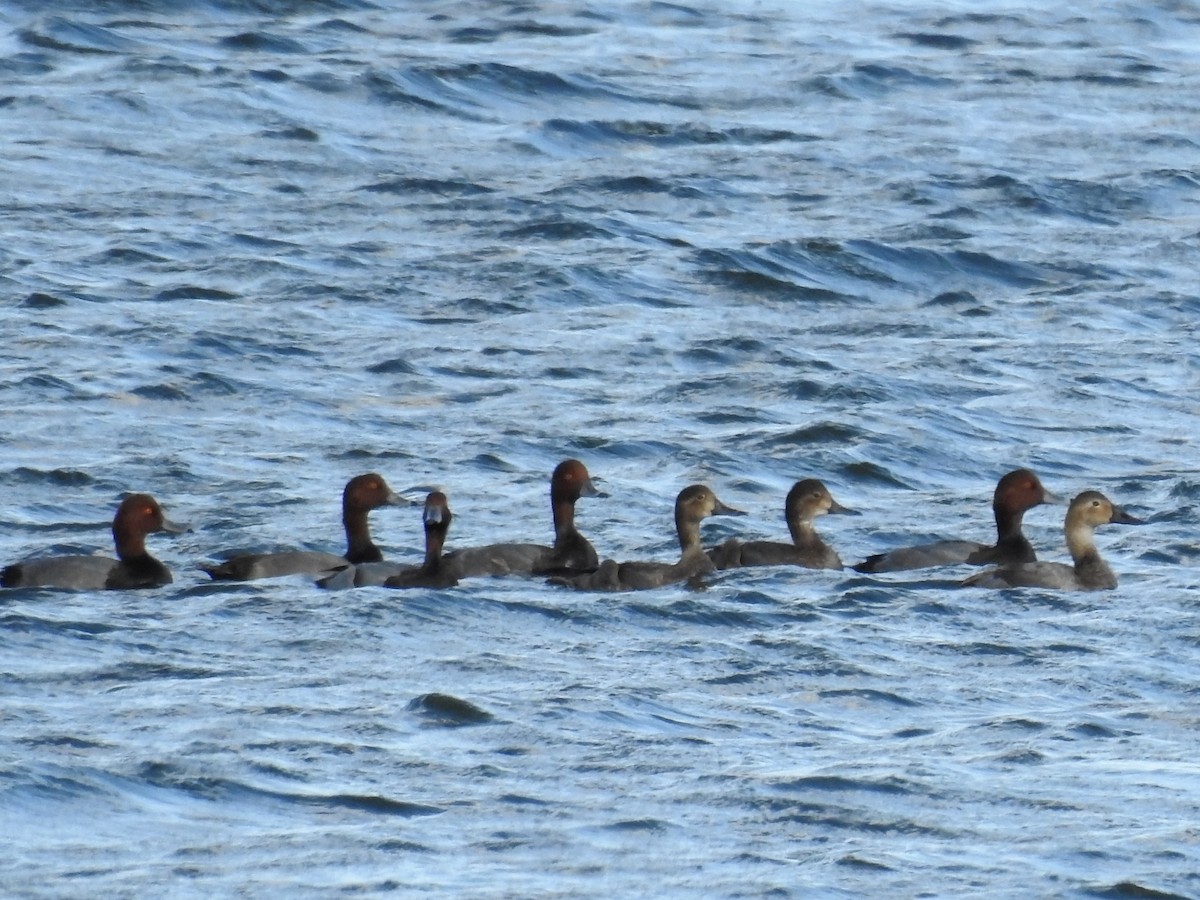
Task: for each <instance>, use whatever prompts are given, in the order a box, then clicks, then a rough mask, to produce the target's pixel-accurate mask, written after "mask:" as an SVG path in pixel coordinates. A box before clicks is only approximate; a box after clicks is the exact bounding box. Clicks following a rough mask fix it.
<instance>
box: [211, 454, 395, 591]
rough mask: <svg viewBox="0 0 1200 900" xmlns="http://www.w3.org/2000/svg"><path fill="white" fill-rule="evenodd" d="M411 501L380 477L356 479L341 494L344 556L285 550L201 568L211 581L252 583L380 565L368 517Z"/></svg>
mask: <svg viewBox="0 0 1200 900" xmlns="http://www.w3.org/2000/svg"><path fill="white" fill-rule="evenodd" d="M411 504H412V501H411V500H406V499H405V498H403V497H401V496H400V495H398V494H397V493H396V492H395V491H393V490H392V489H391V488H390V487H388V484H387V482H386V481H384V479H383V476H382V475H378V474H376V473H375V472H369V473H367V474H365V475H355V476H354V477H353V478H351V479H350V480H349V481H348V482H346V487H345V490H343V491H342V523H343V524H344V525H345V528H346V553H345V555H343V556H338V555H336V554H334V553H322V552H321V551H318V550H285V551H282V552H279V553H244V554H239V555H237V556H233V557H230V558H229V559H227V560H225V561H224V562H222V563H217V564H214V565H202V566H201V567H200V568H202V569H203V570H204V571H205V572H207V573H208V574H209V576H210V577H211V578H212V579H213V580H214V581H253V580H255V579H258V578H277V577H280V576H282V575H320V574H323V573H328V572H332V571H334V570H337V569H343V568H345V567H346V564H347V563H350V564H358V563H368V562H380V561H382V560H383V554H382V553H381V552H380V550H379V548H378V547H376V546H375V544H374V543H373V542H372V540H371V530H370V527H369V525H368V524H367V514H368V513H369V512H371V510H374V509H378V508H379V507H381V506H410V505H411Z"/></svg>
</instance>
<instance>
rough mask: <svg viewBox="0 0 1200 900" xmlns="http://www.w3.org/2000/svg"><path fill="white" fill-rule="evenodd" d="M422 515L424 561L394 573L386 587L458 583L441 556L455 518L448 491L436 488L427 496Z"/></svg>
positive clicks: (432, 586) (437, 586)
mask: <svg viewBox="0 0 1200 900" xmlns="http://www.w3.org/2000/svg"><path fill="white" fill-rule="evenodd" d="M421 518H422V521H424V523H425V562H423V563H422V564H421V565H419V566H414V567H413V568H410V569H405V570H404V571H402V572H399V573H397V574H395V575H392V576H391V577H390V578H388V579H387V580H386V581H385V582H384V583H383V585H384V587H390V588H416V587H431V588H442V587H453V586H454V585H456V584H458V579H457V578H455V577H454V575H453V574H452V573H451V572H450V571H449V570H448V569H447V567H446V561H445V559H444V558H443V557H442V547H443V546H444V545H445V543H446V533H447V532H448V531H449V530H450V521H451V520H452V519H453V518H454V517H453V516H452V515H451V513H450V505H449V503H448V502H447V501H446V495H445V494H443V493H442V492H441V491H434V492H432V493H431V494H430V495H429V496H428V497H426V498H425V512H424V513H423V514H422V517H421Z"/></svg>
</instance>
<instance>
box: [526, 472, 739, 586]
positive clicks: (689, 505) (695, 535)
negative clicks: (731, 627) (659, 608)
mask: <svg viewBox="0 0 1200 900" xmlns="http://www.w3.org/2000/svg"><path fill="white" fill-rule="evenodd" d="M744 515H745V513H744V512H742V510H740V509H734V508H732V507H730V506H726V505H725V504H724V503H722V502H721V501H720V500H718V499H717V495H716V494H714V493H713V492H712V491H711V490H710V489H709V488H707V487H705V486H704V485H702V484H693V485H689V486H688V487H685V488H684V489H683V490H682V491H680V492H679V496H678V497H677V498H676V499H675V533H676V534H677V535H678V537H679V549H680V556H679V562H676V563H660V562H623V563H618V562H617V561H616V560H612V559H606V560H605V561H604V562H603V563H601V564H600V567H599V568H598V569H596V571H595V572H588V573H585V574H581V575H573V576H559V577H555V578H551V579H550V581H551V583H552V584H561V585H565V586H568V587H573V588H578V589H580V590H591V591H628V590H641V589H643V588H655V587H660V586H662V585H665V584H673V583H675V582H677V581H687V580H688V579H691V578H694V577H695V576H697V575H703V574H705V573H707V572H712V571H713V570H714V568H715V567H714V566H713V564H712V560H710V559H709V558H708V555H707V554H706V553H705V552H704V548H703V547H702V546H701V545H700V522H701V520H703V519H704V518H706V517H708V516H744Z"/></svg>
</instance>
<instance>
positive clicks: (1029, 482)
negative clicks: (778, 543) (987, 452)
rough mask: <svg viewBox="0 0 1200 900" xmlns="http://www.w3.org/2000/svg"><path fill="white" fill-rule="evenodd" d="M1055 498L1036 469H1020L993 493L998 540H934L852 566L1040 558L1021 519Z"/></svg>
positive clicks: (868, 568) (871, 568)
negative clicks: (1027, 537) (1026, 535)
mask: <svg viewBox="0 0 1200 900" xmlns="http://www.w3.org/2000/svg"><path fill="white" fill-rule="evenodd" d="M1056 500H1057V498H1056V497H1054V495H1053V494H1051V493H1050V492H1049V491H1047V490H1046V489H1045V488H1044V487H1042V483H1041V482H1040V481H1039V480H1038V477H1037V476H1036V475H1034V474H1033V472H1031V471H1029V470H1028V469H1017V470H1015V471H1013V472H1009V473H1008V474H1007V475H1005V476H1004V477H1003V478H1001V479H1000V481H999V483H997V485H996V492H995V493H994V494H993V495H992V512H993V513H994V515H995V517H996V543H995V544H990V545H989V544H980V543H977V542H975V541H954V540H946V541H936V542H935V543H932V544H922V545H920V546H917V547H901V548H900V549H897V550H891V551H889V552H887V553H877V554H875V555H874V556H868V557H867V558H866V559H864V560H863V561H862V562H860V563H858V564H856V565H854V566H852V567H851V568H853V569H854V570H855V571H858V572H898V571H901V570H903V569H924V568H928V567H930V566H953V565H959V564H961V563H966V564H968V565H972V566H986V565H993V564H997V563H999V564H1006V563H1017V562H1033V561H1034V560H1036V559H1037V554H1036V553H1035V552H1034V549H1033V545H1032V544H1030V543H1029V541H1028V540H1026V538H1025V534H1024V533H1023V532H1022V531H1021V520H1022V518H1023V517H1024V516H1025V512H1026V511H1027V510H1030V509H1032V508H1033V507H1035V506H1038V505H1039V504H1042V503H1050V502H1055V501H1056Z"/></svg>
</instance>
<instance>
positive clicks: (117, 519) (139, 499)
mask: <svg viewBox="0 0 1200 900" xmlns="http://www.w3.org/2000/svg"><path fill="white" fill-rule="evenodd" d="M187 530H188V528H187V526H186V525H176V524H175V523H174V522H172V521H170V520H169V519H168V518H167V517H166V516H165V515H163V511H162V507H160V506H159V505H158V501H156V500H155V499H154V498H153V497H151V496H150V495H149V494H130V495H129V496H128V497H126V498H125V499H124V500H122V501H121V505H120V506H118V507H117V513H116V515H115V516H114V517H113V523H112V533H113V542H114V543H115V544H116V548H117V558H116V559H111V558H109V557H105V556H50V557H46V558H44V559H29V560H25V561H24V562H19V563H13V564H12V565H10V566H5V568H4V570H3V571H0V585H3V586H4V587H6V588H15V587H50V588H65V589H68V590H128V589H132V588H151V587H160V586H161V585H164V584H170V583H171V571H170V570H169V569H168V568H167V567H166V566H164V565H163V564H162V563H161V562H159V561H158V560H157V559H155V558H154V557H153V556H151V555H150V553H149V552H148V551H147V550H146V535H148V534H154V533H155V532H159V531H167V532H172V533H175V534H178V533H180V532H183V531H187Z"/></svg>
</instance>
